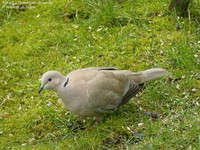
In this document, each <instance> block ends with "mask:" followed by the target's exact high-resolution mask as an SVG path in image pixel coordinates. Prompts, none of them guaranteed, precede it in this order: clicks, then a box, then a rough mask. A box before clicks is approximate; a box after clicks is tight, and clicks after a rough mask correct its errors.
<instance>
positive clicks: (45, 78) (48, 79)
mask: <svg viewBox="0 0 200 150" xmlns="http://www.w3.org/2000/svg"><path fill="white" fill-rule="evenodd" d="M64 79H65V77H64V76H63V75H62V74H61V73H60V72H58V71H48V72H46V73H44V74H43V75H42V78H41V87H40V89H39V90H38V93H40V92H41V91H42V90H44V89H50V90H53V91H57V90H58V87H59V85H60V83H61V82H62V80H64Z"/></svg>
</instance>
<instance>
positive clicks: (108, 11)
mask: <svg viewBox="0 0 200 150" xmlns="http://www.w3.org/2000/svg"><path fill="white" fill-rule="evenodd" d="M6 2H9V0H8V1H6ZM10 2H13V1H10ZM19 2H23V1H19ZM25 2H27V1H25ZM34 2H37V1H34ZM38 2H41V1H38ZM168 3H169V1H167V0H163V1H156V0H152V1H149V0H143V1H133V0H125V1H114V0H110V1H92V0H87V1H69V2H65V1H64V0H58V1H56V0H52V3H49V4H38V5H34V7H35V8H32V9H25V10H24V11H19V10H16V9H9V8H6V7H5V5H6V4H5V3H4V5H3V3H2V2H1V4H0V54H1V57H0V66H1V67H0V70H1V76H0V84H1V92H0V93H1V94H0V149H141V150H143V149H194V150H195V149H200V126H199V124H200V108H199V107H200V106H199V105H200V94H199V93H200V88H199V87H200V17H199V16H200V10H199V7H200V1H198V0H194V1H193V2H192V4H191V5H190V12H191V14H190V20H189V18H180V17H178V16H176V15H175V14H173V13H169V12H168V9H167V8H168ZM17 5H19V4H17ZM94 66H116V67H117V68H118V69H127V70H132V71H141V70H144V69H148V68H152V67H162V68H165V69H167V70H168V72H169V75H168V76H167V77H164V78H162V79H158V80H155V81H151V82H148V83H147V84H146V86H145V89H144V91H143V92H141V93H140V94H139V96H138V97H137V98H134V99H133V100H131V101H130V102H129V103H128V104H126V105H124V106H122V107H120V108H119V109H117V110H113V111H111V112H109V113H108V114H105V116H103V117H102V118H101V119H99V120H96V119H94V118H87V119H85V122H82V121H80V119H79V118H78V117H77V116H75V115H74V114H71V113H70V112H68V111H67V110H66V109H65V108H64V106H63V105H62V103H61V101H60V100H59V99H58V97H57V95H56V94H55V93H54V92H52V91H44V93H42V95H38V94H37V90H38V88H39V86H40V82H39V78H40V77H41V75H42V74H43V73H44V72H46V71H47V70H58V71H60V72H62V73H63V74H67V73H68V72H70V71H72V70H75V69H79V68H83V67H94ZM49 103H50V104H51V103H52V105H50V106H49V105H48V104H49ZM146 112H156V113H158V118H152V117H149V116H147V115H145V113H146Z"/></svg>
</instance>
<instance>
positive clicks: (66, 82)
mask: <svg viewBox="0 0 200 150" xmlns="http://www.w3.org/2000/svg"><path fill="white" fill-rule="evenodd" d="M68 82H69V78H67V81H65V83H64V85H63V86H64V87H66V86H67V84H68Z"/></svg>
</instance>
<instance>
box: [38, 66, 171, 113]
mask: <svg viewBox="0 0 200 150" xmlns="http://www.w3.org/2000/svg"><path fill="white" fill-rule="evenodd" d="M166 74H167V72H166V70H164V69H161V68H154V69H148V70H145V71H141V72H130V71H127V70H117V69H116V68H112V67H103V68H100V67H98V68H83V69H79V70H75V71H72V72H71V73H69V74H68V75H67V76H64V75H62V74H61V73H60V72H58V71H48V72H46V73H44V74H43V75H42V78H41V87H40V89H39V91H38V92H39V93H40V92H41V91H42V90H43V89H50V90H53V91H55V92H56V93H57V94H58V96H59V97H60V98H61V100H62V102H63V103H64V105H65V106H66V107H67V109H68V110H69V111H71V112H73V113H75V114H77V115H79V116H82V117H87V116H96V115H99V114H102V113H104V112H105V111H107V110H111V109H114V108H116V107H119V106H121V105H123V104H125V103H126V102H128V101H129V100H130V99H131V98H132V97H134V96H135V95H136V94H137V93H138V92H139V91H140V90H141V89H142V87H143V85H144V83H145V82H146V81H149V80H153V79H155V78H159V77H162V76H164V75H166Z"/></svg>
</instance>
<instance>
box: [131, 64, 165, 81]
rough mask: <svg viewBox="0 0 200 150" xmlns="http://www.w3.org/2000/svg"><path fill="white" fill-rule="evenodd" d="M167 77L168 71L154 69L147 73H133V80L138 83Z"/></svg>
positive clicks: (146, 71)
mask: <svg viewBox="0 0 200 150" xmlns="http://www.w3.org/2000/svg"><path fill="white" fill-rule="evenodd" d="M165 75H167V71H166V70H165V69H162V68H152V69H148V70H145V71H141V72H138V73H133V74H132V78H133V80H135V81H136V82H137V83H139V84H140V83H144V82H146V81H150V80H153V79H156V78H160V77H163V76H165Z"/></svg>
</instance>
